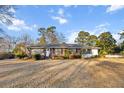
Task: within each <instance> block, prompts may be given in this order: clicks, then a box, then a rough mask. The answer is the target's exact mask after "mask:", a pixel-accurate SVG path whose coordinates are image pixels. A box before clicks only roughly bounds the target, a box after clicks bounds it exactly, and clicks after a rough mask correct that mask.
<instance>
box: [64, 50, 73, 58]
mask: <svg viewBox="0 0 124 93" xmlns="http://www.w3.org/2000/svg"><path fill="white" fill-rule="evenodd" d="M70 54H71V51H70V50H65V55H64V57H65V58H69V55H70Z"/></svg>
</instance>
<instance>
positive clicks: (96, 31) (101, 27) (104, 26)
mask: <svg viewBox="0 0 124 93" xmlns="http://www.w3.org/2000/svg"><path fill="white" fill-rule="evenodd" d="M109 25H110V24H109V23H103V24H100V25H97V26H96V27H95V28H94V29H93V30H92V34H97V35H99V34H101V33H103V32H107V31H109V30H108V26H109Z"/></svg>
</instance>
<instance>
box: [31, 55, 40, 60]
mask: <svg viewBox="0 0 124 93" xmlns="http://www.w3.org/2000/svg"><path fill="white" fill-rule="evenodd" d="M33 57H34V59H35V60H40V59H41V55H40V54H34V56H33Z"/></svg>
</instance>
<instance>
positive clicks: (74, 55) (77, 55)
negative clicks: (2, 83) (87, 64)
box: [69, 54, 81, 59]
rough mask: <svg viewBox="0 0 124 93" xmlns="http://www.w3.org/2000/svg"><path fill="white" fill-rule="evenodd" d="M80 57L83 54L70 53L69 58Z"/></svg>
mask: <svg viewBox="0 0 124 93" xmlns="http://www.w3.org/2000/svg"><path fill="white" fill-rule="evenodd" d="M78 58H81V55H79V54H71V55H69V59H78Z"/></svg>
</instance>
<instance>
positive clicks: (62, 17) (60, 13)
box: [49, 8, 71, 24]
mask: <svg viewBox="0 0 124 93" xmlns="http://www.w3.org/2000/svg"><path fill="white" fill-rule="evenodd" d="M49 13H56V14H54V15H55V16H51V18H52V19H53V20H56V21H58V22H59V24H66V23H68V19H67V18H66V17H65V16H67V17H71V15H69V14H67V15H66V14H65V11H64V9H63V8H59V9H58V11H57V12H55V10H53V9H51V10H49Z"/></svg>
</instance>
